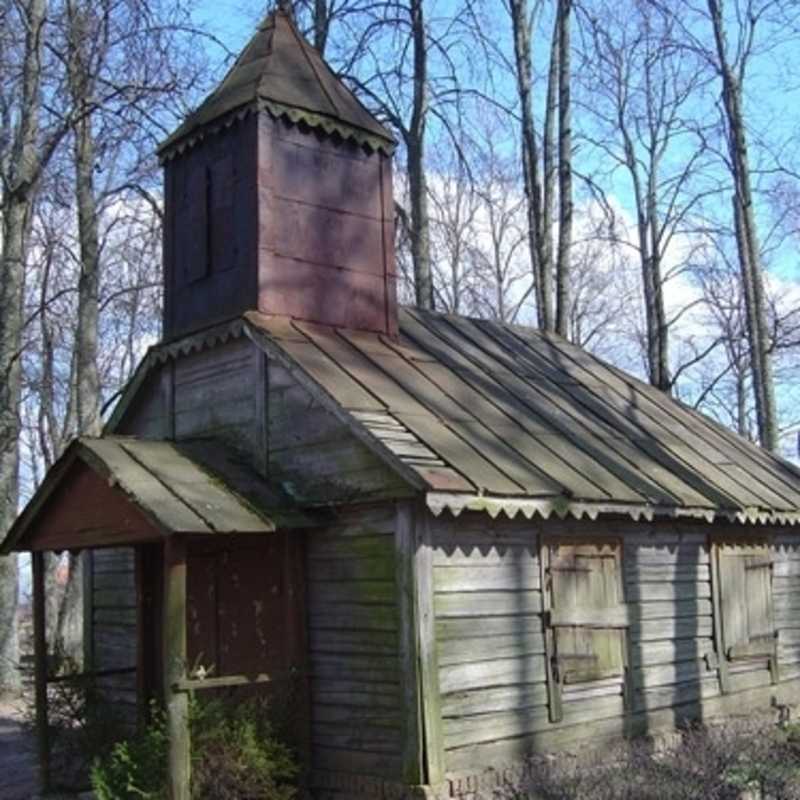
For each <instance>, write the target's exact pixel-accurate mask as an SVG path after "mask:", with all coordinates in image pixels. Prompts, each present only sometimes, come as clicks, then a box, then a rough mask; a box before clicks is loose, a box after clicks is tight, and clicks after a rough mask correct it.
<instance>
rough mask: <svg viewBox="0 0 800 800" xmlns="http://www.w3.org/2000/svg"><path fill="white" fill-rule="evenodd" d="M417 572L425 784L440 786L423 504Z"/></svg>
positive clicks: (428, 540)
mask: <svg viewBox="0 0 800 800" xmlns="http://www.w3.org/2000/svg"><path fill="white" fill-rule="evenodd" d="M413 519H414V525H415V531H414V547H413V551H414V571H415V574H416V580H415V585H416V609H417V613H416V616H417V629H418V641H419V663H420V691H421V693H422V697H421V702H420V706H421V711H422V731H423V735H424V744H425V747H424V767H425V769H424V775H423V778H424V782H425V783H427V784H429V785H437V784H438V783H440V782H441V781H442V780H444V772H445V755H444V734H443V721H442V701H441V696H440V685H439V658H438V644H437V641H436V614H435V611H434V604H433V596H434V588H435V587H434V572H433V542H432V538H433V537H432V535H431V514H430V511H428V509H427V507H425V505H424V504H423V503H419V504H418V505H417V507H416V513H415V514H414V516H413Z"/></svg>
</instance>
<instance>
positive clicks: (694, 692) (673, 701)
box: [634, 673, 720, 711]
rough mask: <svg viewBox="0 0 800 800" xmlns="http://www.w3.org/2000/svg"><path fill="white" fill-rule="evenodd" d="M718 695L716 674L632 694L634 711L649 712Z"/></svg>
mask: <svg viewBox="0 0 800 800" xmlns="http://www.w3.org/2000/svg"><path fill="white" fill-rule="evenodd" d="M719 693H720V689H719V679H718V678H717V676H716V674H714V673H709V674H708V676H707V677H703V678H699V679H698V680H695V681H691V682H687V683H681V684H677V685H674V686H659V687H656V688H653V689H647V690H644V691H642V690H637V691H636V692H635V694H634V710H636V711H649V710H653V709H658V708H670V707H672V706H676V705H682V704H684V703H691V702H694V701H698V700H704V699H706V698H711V697H716V696H718V695H719Z"/></svg>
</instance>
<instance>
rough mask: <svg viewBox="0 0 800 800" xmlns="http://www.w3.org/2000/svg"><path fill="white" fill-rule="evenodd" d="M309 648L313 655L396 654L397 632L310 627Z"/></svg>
mask: <svg viewBox="0 0 800 800" xmlns="http://www.w3.org/2000/svg"><path fill="white" fill-rule="evenodd" d="M308 639H309V650H310V652H311V653H312V654H313V655H325V654H331V655H336V654H343V655H344V654H349V653H353V654H356V655H357V654H362V653H363V654H365V655H367V654H372V653H376V654H381V655H393V656H396V655H397V634H396V633H394V632H393V631H372V630H366V631H359V630H339V629H324V628H323V629H321V628H316V627H310V628H309V631H308Z"/></svg>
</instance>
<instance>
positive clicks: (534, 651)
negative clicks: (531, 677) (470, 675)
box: [437, 620, 544, 666]
mask: <svg viewBox="0 0 800 800" xmlns="http://www.w3.org/2000/svg"><path fill="white" fill-rule="evenodd" d="M537 621H538V620H537ZM472 632H473V633H477V631H474V630H473V631H472ZM437 649H438V654H439V665H440V666H447V665H451V664H468V663H469V662H471V661H485V660H486V659H488V658H524V657H526V656H532V655H543V654H544V634H543V633H542V631H541V629H540V626H538V625H537V626H533V627H529V628H527V629H526V628H521V629H520V630H518V631H517V632H516V633H512V634H507V635H497V636H490V635H486V636H470V637H469V638H466V637H465V638H459V639H442V640H440V641H439V645H438V648H437Z"/></svg>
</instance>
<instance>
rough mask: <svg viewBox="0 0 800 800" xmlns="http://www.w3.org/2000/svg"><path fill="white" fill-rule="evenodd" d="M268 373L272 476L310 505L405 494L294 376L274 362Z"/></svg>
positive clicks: (271, 363) (367, 450)
mask: <svg viewBox="0 0 800 800" xmlns="http://www.w3.org/2000/svg"><path fill="white" fill-rule="evenodd" d="M268 369H269V379H268V380H269V391H268V393H267V417H268V433H267V442H268V448H269V451H268V470H269V474H270V477H271V478H272V479H273V480H275V481H276V482H278V483H280V484H281V485H282V486H283V488H284V489H285V490H286V491H287V492H288V493H289V494H290V495H292V496H294V497H296V498H298V499H299V500H301V501H303V502H305V503H309V504H312V505H313V504H315V503H325V502H329V501H332V500H340V501H341V500H347V501H348V502H351V503H358V502H367V501H371V500H375V499H377V498H381V497H397V496H399V495H403V494H406V493H407V489H406V487H405V485H404V484H403V483H401V481H400V480H399V478H398V477H397V475H396V474H395V473H394V472H393V471H392V470H391V469H390V468H389V467H387V466H386V465H385V464H384V463H382V462H381V460H380V459H379V458H378V457H377V456H376V455H375V454H374V453H372V452H371V451H370V450H369V449H368V448H367V447H366V446H365V445H364V444H362V443H361V442H360V441H359V440H358V439H357V438H356V437H355V436H354V435H353V434H352V432H351V431H350V430H349V428H348V427H347V426H346V425H345V424H344V422H342V421H341V420H340V419H338V418H337V417H335V416H334V415H333V414H332V413H331V412H330V411H328V410H327V409H326V408H324V407H323V406H322V405H321V404H320V403H319V402H317V400H315V399H314V397H312V395H311V394H310V393H309V392H308V391H307V390H306V389H305V388H303V387H302V386H301V385H300V384H299V383H298V381H297V380H296V379H295V378H294V377H293V376H292V375H291V373H289V372H288V371H287V370H286V369H284V368H283V367H281V366H280V365H278V364H276V363H274V362H270V364H269V368H268Z"/></svg>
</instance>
